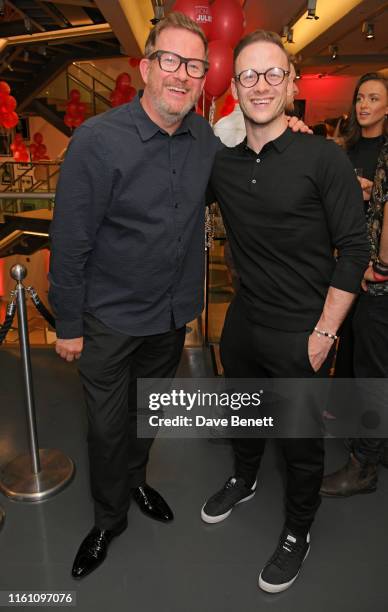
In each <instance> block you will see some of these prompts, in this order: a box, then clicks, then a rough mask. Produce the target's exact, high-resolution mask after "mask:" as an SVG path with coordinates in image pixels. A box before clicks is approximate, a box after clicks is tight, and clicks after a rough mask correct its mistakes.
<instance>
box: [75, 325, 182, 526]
mask: <svg viewBox="0 0 388 612" xmlns="http://www.w3.org/2000/svg"><path fill="white" fill-rule="evenodd" d="M184 340H185V327H182V328H180V329H178V330H175V329H174V330H171V331H169V332H166V333H163V334H157V335H153V336H142V337H135V336H126V335H124V334H120V333H119V332H116V331H114V330H112V329H110V328H108V327H106V326H105V325H103V324H102V323H101V322H100V321H98V320H97V319H95V318H94V317H92V316H91V315H86V316H85V320H84V350H83V352H82V356H81V359H80V360H79V362H78V363H79V373H80V376H81V380H82V383H83V387H84V392H85V398H86V404H87V413H88V422H89V433H88V448H89V467H90V480H91V489H92V495H93V499H94V505H95V524H96V525H97V526H98V527H99V528H100V529H111V528H112V527H113V526H114V525H116V524H117V523H119V522H121V521H122V520H123V519H125V518H126V514H127V511H128V507H129V502H130V489H131V488H132V487H137V486H139V485H142V484H144V482H145V477H146V465H147V461H148V455H149V451H150V448H151V444H152V442H153V440H152V439H150V438H137V418H136V417H137V389H136V379H137V378H172V377H174V376H175V373H176V370H177V367H178V364H179V360H180V357H181V354H182V349H183V344H184Z"/></svg>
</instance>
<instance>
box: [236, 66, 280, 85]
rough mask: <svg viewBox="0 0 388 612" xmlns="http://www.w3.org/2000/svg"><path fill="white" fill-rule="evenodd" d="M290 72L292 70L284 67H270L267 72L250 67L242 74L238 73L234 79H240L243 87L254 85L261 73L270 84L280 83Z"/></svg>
mask: <svg viewBox="0 0 388 612" xmlns="http://www.w3.org/2000/svg"><path fill="white" fill-rule="evenodd" d="M289 74H290V71H289V70H283V68H268V70H266V71H265V72H257V71H256V70H253V68H249V69H248V70H243V71H242V72H240V74H236V75H235V77H234V80H235V81H238V82H239V83H240V85H242V86H243V87H254V86H255V85H256V83H257V82H258V80H259V78H260V75H263V77H264V78H265V80H266V81H267V83H268V85H280V83H283V81H284V79H285V77H286V76H288V75H289Z"/></svg>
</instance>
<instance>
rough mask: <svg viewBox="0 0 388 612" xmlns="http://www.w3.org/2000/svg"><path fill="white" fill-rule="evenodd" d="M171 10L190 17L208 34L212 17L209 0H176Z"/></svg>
mask: <svg viewBox="0 0 388 612" xmlns="http://www.w3.org/2000/svg"><path fill="white" fill-rule="evenodd" d="M172 10H173V11H178V12H179V13H184V14H185V15H187V16H188V17H190V18H191V19H192V20H193V21H195V22H196V23H197V24H198V25H199V26H200V27H201V28H202V30H203V31H204V33H205V35H206V36H207V37H208V36H209V33H210V29H211V25H212V19H213V8H210V6H209V0H176V2H175V4H174V6H173V9H172Z"/></svg>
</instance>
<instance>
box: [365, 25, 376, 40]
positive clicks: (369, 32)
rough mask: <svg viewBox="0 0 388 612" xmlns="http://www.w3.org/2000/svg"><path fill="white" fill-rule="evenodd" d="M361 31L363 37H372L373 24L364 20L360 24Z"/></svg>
mask: <svg viewBox="0 0 388 612" xmlns="http://www.w3.org/2000/svg"><path fill="white" fill-rule="evenodd" d="M362 33H363V34H365V38H368V39H372V38H374V37H375V24H374V23H368V22H367V21H364V23H363V24H362Z"/></svg>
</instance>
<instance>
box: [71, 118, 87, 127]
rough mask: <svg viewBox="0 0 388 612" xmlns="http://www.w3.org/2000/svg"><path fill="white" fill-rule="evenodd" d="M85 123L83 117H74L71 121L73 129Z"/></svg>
mask: <svg viewBox="0 0 388 612" xmlns="http://www.w3.org/2000/svg"><path fill="white" fill-rule="evenodd" d="M84 121H85V119H84V117H76V118H75V119H73V126H74V127H76V128H77V127H79V126H80V125H81V123H83V122H84Z"/></svg>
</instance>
